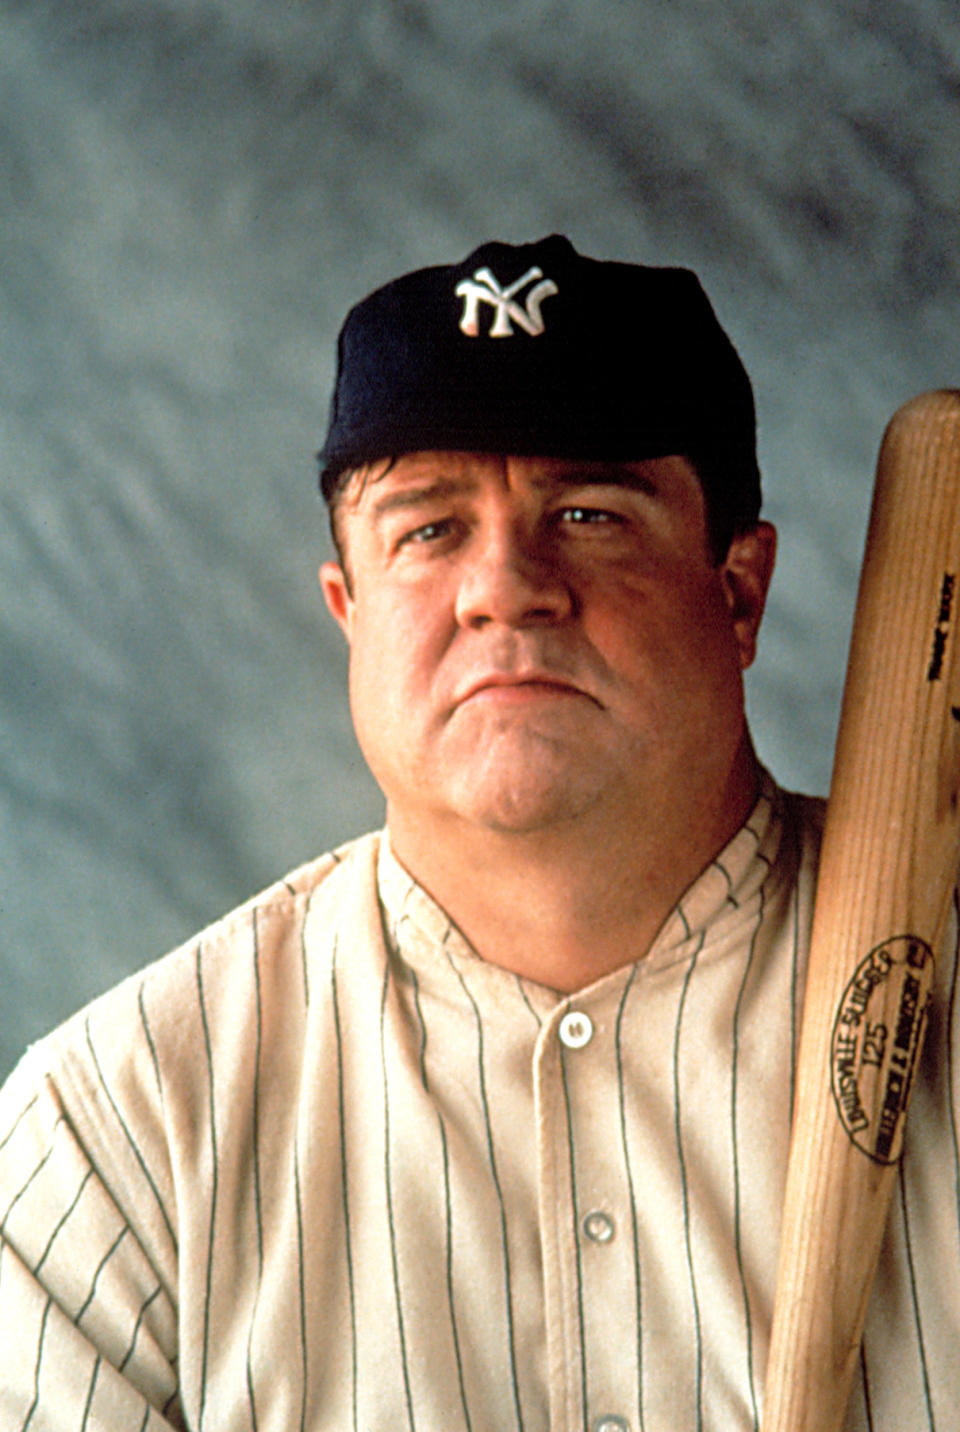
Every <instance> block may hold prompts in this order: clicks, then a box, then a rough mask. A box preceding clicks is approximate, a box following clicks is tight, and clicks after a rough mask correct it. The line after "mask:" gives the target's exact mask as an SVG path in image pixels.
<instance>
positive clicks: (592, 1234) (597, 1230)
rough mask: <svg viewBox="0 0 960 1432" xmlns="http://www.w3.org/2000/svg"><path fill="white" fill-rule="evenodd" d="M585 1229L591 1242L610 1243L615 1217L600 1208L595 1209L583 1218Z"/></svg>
mask: <svg viewBox="0 0 960 1432" xmlns="http://www.w3.org/2000/svg"><path fill="white" fill-rule="evenodd" d="M583 1231H584V1233H585V1234H586V1235H587V1237H588V1238H589V1239H590V1241H591V1243H609V1242H610V1239H611V1238H612V1237H613V1232H614V1229H613V1219H612V1218H611V1217H610V1215H609V1213H603V1212H602V1211H601V1210H600V1209H599V1208H595V1209H593V1211H592V1212H591V1213H588V1214H587V1216H586V1218H584V1220H583Z"/></svg>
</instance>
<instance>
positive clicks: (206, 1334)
mask: <svg viewBox="0 0 960 1432" xmlns="http://www.w3.org/2000/svg"><path fill="white" fill-rule="evenodd" d="M196 966H197V997H198V999H199V1001H200V1019H201V1022H202V1024H203V1043H204V1049H205V1051H206V1059H207V1093H208V1108H209V1114H210V1157H211V1161H212V1169H211V1175H210V1224H209V1232H208V1237H207V1271H206V1293H205V1298H204V1307H203V1352H202V1355H201V1368H200V1398H199V1402H200V1411H199V1415H198V1418H197V1426H198V1429H199V1432H203V1416H204V1413H205V1411H206V1406H207V1368H208V1366H209V1359H210V1303H211V1296H212V1290H213V1236H214V1232H215V1229H216V1223H217V1182H218V1177H219V1172H220V1170H219V1158H218V1154H217V1109H216V1100H215V1091H214V1083H213V1051H212V1048H211V1043H210V1026H209V1024H208V1022H207V1010H206V1005H205V1003H204V998H203V945H202V944H198V945H197V959H196Z"/></svg>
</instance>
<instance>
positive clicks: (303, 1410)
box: [293, 899, 311, 1432]
mask: <svg viewBox="0 0 960 1432" xmlns="http://www.w3.org/2000/svg"><path fill="white" fill-rule="evenodd" d="M310 904H311V901H310V900H309V899H308V900H307V901H306V902H305V904H304V910H303V919H302V920H301V922H300V969H301V973H302V975H303V1008H304V1019H306V1017H307V1015H308V1013H309V1010H310V976H309V971H308V968H307V920H308V919H309V918H310ZM293 1189H294V1198H295V1200H296V1215H297V1296H298V1297H299V1300H300V1308H299V1312H300V1375H301V1390H300V1432H305V1429H306V1425H307V1396H308V1391H309V1385H310V1359H309V1356H308V1353H307V1291H306V1273H305V1268H304V1258H303V1192H302V1190H301V1187H300V1128H299V1123H298V1127H297V1131H296V1134H295V1135H294V1140H293Z"/></svg>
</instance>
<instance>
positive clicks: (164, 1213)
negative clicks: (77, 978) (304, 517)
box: [84, 1016, 177, 1246]
mask: <svg viewBox="0 0 960 1432" xmlns="http://www.w3.org/2000/svg"><path fill="white" fill-rule="evenodd" d="M84 1028H85V1030H86V1035H87V1048H88V1049H89V1051H90V1058H91V1059H92V1060H93V1065H94V1068H95V1069H96V1071H97V1078H98V1079H99V1080H100V1086H101V1088H102V1089H103V1092H104V1094H106V1096H107V1101H108V1103H109V1105H110V1107H111V1109H112V1110H113V1112H114V1114H115V1115H116V1119H117V1123H118V1124H119V1125H120V1127H121V1129H122V1130H123V1135H124V1138H125V1139H126V1141H127V1144H128V1145H129V1148H130V1151H131V1153H132V1154H133V1156H134V1158H135V1159H136V1161H137V1163H138V1164H139V1165H140V1172H141V1173H142V1174H143V1176H144V1178H145V1179H146V1181H147V1183H148V1184H149V1185H150V1191H151V1192H152V1194H153V1196H154V1199H155V1200H156V1204H157V1207H158V1208H159V1210H160V1213H161V1216H162V1218H163V1221H164V1223H165V1224H166V1228H167V1232H168V1233H169V1235H170V1242H171V1243H172V1244H174V1246H176V1242H177V1238H176V1234H175V1233H174V1231H173V1224H172V1223H171V1222H170V1215H169V1214H168V1213H167V1210H166V1208H165V1207H164V1204H163V1199H162V1198H161V1197H160V1190H159V1189H158V1188H157V1185H156V1183H155V1181H154V1178H153V1175H152V1174H151V1172H150V1170H149V1169H148V1168H147V1164H146V1161H145V1159H144V1157H143V1154H142V1153H141V1152H140V1149H139V1148H138V1146H137V1142H136V1140H135V1139H134V1137H133V1134H132V1133H131V1132H130V1129H129V1128H128V1126H127V1123H126V1120H125V1119H124V1117H123V1115H122V1114H121V1112H120V1109H119V1107H118V1105H117V1101H116V1099H115V1098H114V1097H113V1094H112V1092H111V1090H110V1088H109V1086H108V1084H107V1081H106V1079H105V1078H104V1077H103V1070H102V1069H101V1067H100V1060H99V1059H98V1057H97V1051H96V1049H95V1048H94V1045H93V1034H92V1032H91V1029H90V1019H89V1016H88V1017H87V1019H86V1020H85V1022H84Z"/></svg>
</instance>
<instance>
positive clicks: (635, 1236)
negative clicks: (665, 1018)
mask: <svg viewBox="0 0 960 1432" xmlns="http://www.w3.org/2000/svg"><path fill="white" fill-rule="evenodd" d="M637 969H638V966H637V965H634V967H633V969H632V970H631V971H630V978H629V979H628V980H627V982H626V984H625V985H624V987H623V994H622V996H621V998H620V1004H619V1006H618V1008H617V1023H616V1029H615V1033H614V1048H615V1050H616V1059H617V1097H618V1100H619V1105H620V1138H621V1141H622V1144H623V1164H624V1168H625V1169H626V1173H627V1192H628V1194H629V1198H630V1233H631V1238H632V1243H633V1282H634V1290H635V1297H636V1318H637V1332H636V1344H637V1347H636V1351H637V1425H638V1427H639V1429H640V1432H643V1427H644V1422H643V1292H642V1285H641V1281H640V1235H639V1231H638V1228H637V1191H636V1185H635V1183H634V1178H633V1164H632V1161H631V1158H630V1141H629V1139H628V1138H627V1104H626V1092H625V1089H624V1081H623V1017H624V1013H625V1011H626V1007H627V999H628V997H629V994H630V991H631V990H632V989H633V984H634V980H635V979H636V976H637Z"/></svg>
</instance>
